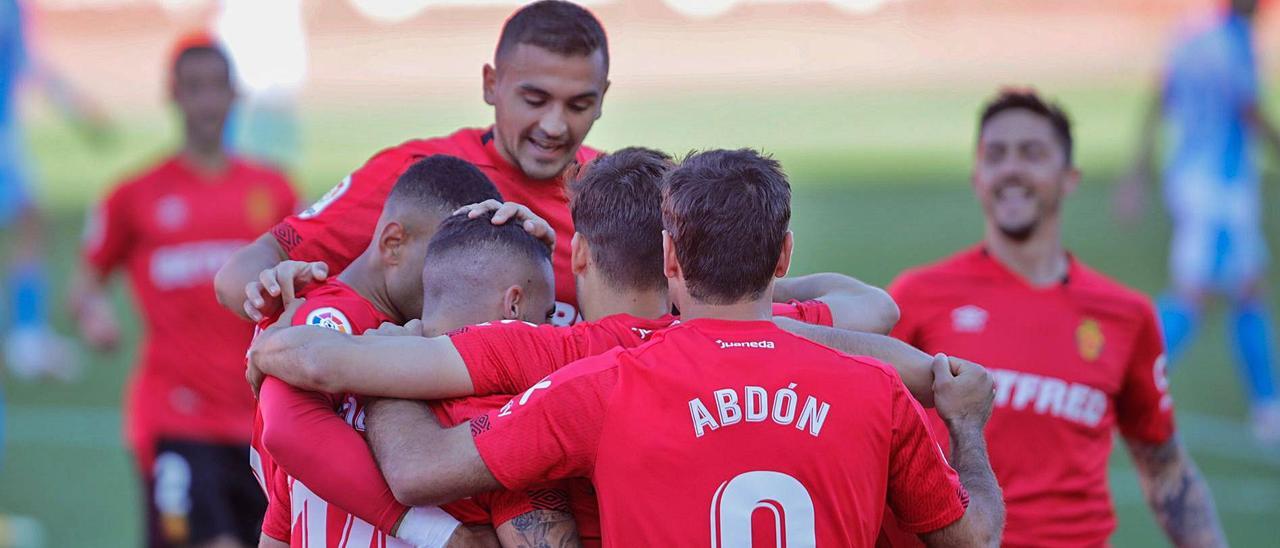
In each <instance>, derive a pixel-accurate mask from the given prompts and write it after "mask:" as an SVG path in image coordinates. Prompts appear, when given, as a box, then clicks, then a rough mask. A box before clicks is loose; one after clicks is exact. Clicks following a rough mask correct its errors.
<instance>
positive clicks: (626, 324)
mask: <svg viewBox="0 0 1280 548" xmlns="http://www.w3.org/2000/svg"><path fill="white" fill-rule="evenodd" d="M678 322H679V318H677V317H675V316H672V315H670V314H668V315H665V316H662V317H660V318H641V317H639V316H632V315H630V314H613V315H611V316H605V317H603V318H600V319H599V320H596V321H590V322H578V323H575V324H573V325H572V326H570V329H573V330H574V331H575V332H577V333H581V334H583V335H586V336H589V337H595V338H599V337H614V338H617V339H618V343H619V344H625V343H626V342H627V341H629V340H639V341H647V340H649V339H650V338H651V337H652V336H653V334H654V333H657V332H659V331H661V330H664V329H667V328H668V327H671V326H672V325H675V324H676V323H678Z"/></svg>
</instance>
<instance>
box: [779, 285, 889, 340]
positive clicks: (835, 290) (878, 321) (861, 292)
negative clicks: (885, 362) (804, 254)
mask: <svg viewBox="0 0 1280 548" xmlns="http://www.w3.org/2000/svg"><path fill="white" fill-rule="evenodd" d="M774 300H775V301H777V302H786V301H790V300H797V301H807V300H816V301H821V302H822V303H824V304H826V305H827V306H828V307H829V308H830V309H831V320H832V326H833V327H836V328H839V329H847V330H850V331H861V332H865V333H880V334H887V333H889V331H890V330H892V329H893V326H894V325H895V324H897V323H898V317H899V311H898V305H897V304H896V303H894V301H893V298H892V297H890V296H889V293H887V292H886V291H885V290H883V289H880V288H878V287H875V286H873V285H870V284H866V283H863V282H862V281H860V280H858V279H856V278H853V277H850V276H846V275H844V274H836V273H834V272H824V273H819V274H810V275H807V276H796V277H793V278H782V279H780V280H778V281H777V282H776V283H775V284H774Z"/></svg>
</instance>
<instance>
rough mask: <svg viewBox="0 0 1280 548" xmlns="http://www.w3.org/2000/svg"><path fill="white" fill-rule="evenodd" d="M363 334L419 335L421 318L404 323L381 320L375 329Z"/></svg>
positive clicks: (389, 335) (385, 335) (375, 335)
mask: <svg viewBox="0 0 1280 548" xmlns="http://www.w3.org/2000/svg"><path fill="white" fill-rule="evenodd" d="M363 334H364V335H367V336H372V337H421V336H422V320H409V322H408V323H406V324H404V325H397V324H394V323H391V322H382V325H380V326H378V328H377V329H370V330H368V331H365V332H364V333H363Z"/></svg>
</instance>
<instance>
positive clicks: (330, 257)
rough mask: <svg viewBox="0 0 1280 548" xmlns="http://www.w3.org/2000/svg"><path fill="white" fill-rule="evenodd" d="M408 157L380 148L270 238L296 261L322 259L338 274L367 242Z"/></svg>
mask: <svg viewBox="0 0 1280 548" xmlns="http://www.w3.org/2000/svg"><path fill="white" fill-rule="evenodd" d="M413 159H414V157H413V156H412V155H409V154H405V153H403V152H400V151H397V150H396V149H388V150H385V151H383V152H381V153H379V154H378V155H376V156H374V157H373V158H372V159H370V160H369V161H368V162H367V163H366V164H365V165H363V166H361V167H360V169H357V170H356V171H355V172H354V173H352V174H350V175H348V176H346V177H345V178H344V179H342V181H340V182H339V183H338V184H337V186H335V187H333V188H332V189H330V190H329V192H327V193H326V194H325V195H324V196H323V197H321V198H320V199H319V200H318V201H316V202H315V203H314V204H312V205H311V207H309V208H307V209H306V210H304V211H303V212H301V213H298V214H297V215H291V216H289V217H286V218H285V219H284V220H283V221H281V222H280V224H277V225H276V226H275V228H272V229H271V234H272V236H274V237H275V239H276V241H277V242H278V243H279V244H280V248H281V249H283V250H284V251H285V253H287V254H288V255H289V258H290V259H293V260H297V261H322V262H324V263H326V264H328V265H329V271H330V273H337V272H340V271H342V270H343V269H344V268H346V267H347V265H348V264H350V263H351V261H352V260H354V259H355V258H356V257H357V256H359V255H360V253H361V252H363V251H364V248H365V247H367V246H368V245H369V241H370V240H371V239H372V238H373V229H374V227H375V225H376V224H377V222H378V216H379V215H380V214H381V213H382V206H383V204H384V203H385V202H386V199H387V195H388V194H390V193H391V188H392V187H393V186H395V183H396V179H397V178H398V177H399V176H400V174H401V173H402V172H404V170H405V169H407V168H408V167H409V165H410V164H411V163H412V162H413Z"/></svg>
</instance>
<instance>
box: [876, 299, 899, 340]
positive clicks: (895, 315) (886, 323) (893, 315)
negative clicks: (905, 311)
mask: <svg viewBox="0 0 1280 548" xmlns="http://www.w3.org/2000/svg"><path fill="white" fill-rule="evenodd" d="M884 299H885V304H884V305H883V306H881V308H880V329H881V331H879V333H880V334H881V335H888V334H889V332H890V331H893V328H894V326H897V325H898V320H901V319H902V310H901V309H900V308H898V303H896V302H894V300H893V298H892V297H890V296H889V294H888V293H885V295H884Z"/></svg>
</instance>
